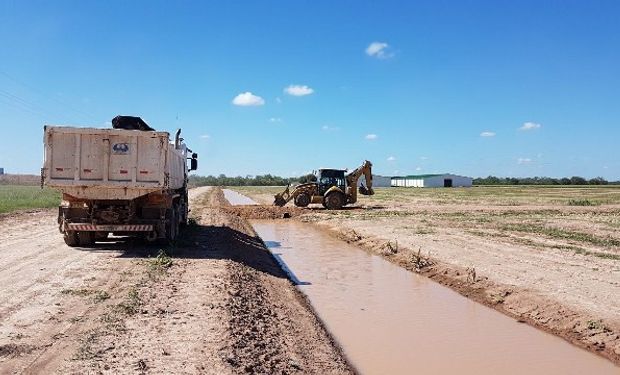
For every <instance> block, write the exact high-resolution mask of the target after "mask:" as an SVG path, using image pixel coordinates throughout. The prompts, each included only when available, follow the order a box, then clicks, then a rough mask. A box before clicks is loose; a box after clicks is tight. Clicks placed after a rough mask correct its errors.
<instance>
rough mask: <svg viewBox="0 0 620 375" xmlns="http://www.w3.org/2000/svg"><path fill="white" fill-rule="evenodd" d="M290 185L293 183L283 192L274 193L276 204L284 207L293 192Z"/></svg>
mask: <svg viewBox="0 0 620 375" xmlns="http://www.w3.org/2000/svg"><path fill="white" fill-rule="evenodd" d="M290 187H291V185H287V186H286V189H285V190H284V191H283V192H281V193H278V194H276V195H274V198H275V199H274V200H273V205H274V206H279V207H284V205H285V204H286V202H287V199H288V198H289V197H290V194H291V193H290Z"/></svg>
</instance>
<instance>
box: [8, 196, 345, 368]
mask: <svg viewBox="0 0 620 375" xmlns="http://www.w3.org/2000/svg"><path fill="white" fill-rule="evenodd" d="M203 194H204V195H203ZM191 195H192V197H191V201H192V203H191V208H192V216H193V217H194V218H195V219H196V221H197V223H196V224H195V225H191V226H190V227H188V228H187V229H186V232H185V235H184V239H183V240H181V241H179V243H178V244H177V246H176V247H174V248H168V249H166V251H167V252H168V253H171V255H172V257H169V256H167V255H166V254H165V253H163V252H160V249H159V248H157V247H148V246H145V245H143V244H141V243H139V242H131V241H129V242H125V241H122V242H118V243H117V242H108V243H102V244H99V245H98V246H97V247H96V248H95V249H90V250H86V249H79V248H69V247H67V246H66V245H64V243H63V240H62V237H61V235H60V234H59V233H58V231H57V228H56V224H55V218H54V214H53V213H51V212H37V213H32V214H28V215H24V216H22V217H15V216H12V217H11V220H4V219H0V229H1V230H2V233H3V234H2V238H1V241H0V252H1V253H2V255H3V256H2V257H0V270H1V271H0V283H2V285H3V293H2V296H1V297H0V322H1V324H0V372H1V373H110V374H112V373H190V374H191V373H195V374H199V373H200V374H203V373H212V374H234V373H246V372H249V373H280V374H283V373H317V374H318V373H320V374H323V373H351V372H352V370H351V369H350V367H349V365H348V364H347V363H346V361H345V359H344V356H343V355H342V353H341V351H340V350H339V349H338V348H337V346H336V345H335V344H334V343H333V341H332V340H331V338H330V336H329V335H328V333H327V332H326V331H325V329H324V328H323V326H322V325H321V324H320V322H319V321H318V320H317V319H316V317H315V316H314V314H313V313H312V310H311V308H310V307H309V305H308V304H307V302H306V300H305V299H304V298H303V297H302V295H301V294H300V293H299V292H298V291H297V290H296V289H295V287H294V286H293V285H292V283H291V282H290V281H289V280H288V279H287V278H286V276H285V275H284V274H283V272H282V271H281V270H280V269H279V267H278V266H277V264H276V263H275V261H274V260H273V258H272V257H271V255H270V253H269V252H268V251H267V250H266V249H265V247H264V245H263V243H262V242H261V241H260V239H259V238H257V237H256V235H255V234H254V232H253V230H252V229H251V227H250V226H249V225H248V224H247V222H246V221H245V220H244V219H242V218H241V217H239V216H237V215H231V214H229V213H226V212H225V211H224V209H223V207H222V206H227V204H226V202H225V200H224V198H223V196H222V193H221V191H220V190H219V189H217V190H213V191H207V189H201V190H200V191H194V192H192V194H191ZM158 254H159V255H158Z"/></svg>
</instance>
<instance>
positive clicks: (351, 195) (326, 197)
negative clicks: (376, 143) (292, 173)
mask: <svg viewBox="0 0 620 375" xmlns="http://www.w3.org/2000/svg"><path fill="white" fill-rule="evenodd" d="M346 172H347V170H345V169H319V170H318V173H317V174H316V182H308V183H304V184H299V185H297V186H295V187H294V188H293V189H292V190H291V186H290V185H289V186H287V187H286V190H284V191H283V192H281V193H279V194H276V195H275V201H274V202H273V204H274V205H276V206H280V207H282V206H284V205H285V204H287V203H288V202H290V201H291V200H293V202H294V203H295V206H297V207H306V206H308V205H309V204H310V203H321V204H323V206H324V207H325V208H327V209H329V210H339V209H341V208H342V207H344V206H346V205H347V204H353V203H355V202H357V192H358V189H357V180H359V178H360V177H361V176H362V175H364V177H365V179H366V186H364V184H361V186H360V187H359V192H360V194H364V195H373V194H374V193H375V192H374V191H373V190H372V163H371V162H369V161H368V160H365V161H364V163H363V164H362V165H361V166H360V167H359V168H356V169H355V170H354V171H352V172H351V173H349V174H346V175H345V173H346Z"/></svg>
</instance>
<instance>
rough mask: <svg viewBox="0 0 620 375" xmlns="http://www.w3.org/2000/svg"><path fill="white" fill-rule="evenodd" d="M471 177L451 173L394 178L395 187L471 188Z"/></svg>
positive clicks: (393, 184)
mask: <svg viewBox="0 0 620 375" xmlns="http://www.w3.org/2000/svg"><path fill="white" fill-rule="evenodd" d="M472 181H473V179H472V178H471V177H466V176H459V175H455V174H451V173H443V174H419V175H409V176H396V177H392V181H391V183H392V186H393V187H421V188H429V187H431V188H436V187H470V186H471V185H472Z"/></svg>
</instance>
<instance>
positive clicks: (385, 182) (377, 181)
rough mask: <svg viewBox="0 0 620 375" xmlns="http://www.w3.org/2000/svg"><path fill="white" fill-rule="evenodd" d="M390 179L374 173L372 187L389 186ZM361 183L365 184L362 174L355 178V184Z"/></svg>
mask: <svg viewBox="0 0 620 375" xmlns="http://www.w3.org/2000/svg"><path fill="white" fill-rule="evenodd" d="M391 181H392V178H391V177H387V176H379V175H376V174H373V175H372V186H373V187H390V183H391ZM362 184H364V186H366V179H365V178H364V176H362V177H360V179H359V180H357V186H361V185H362Z"/></svg>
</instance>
